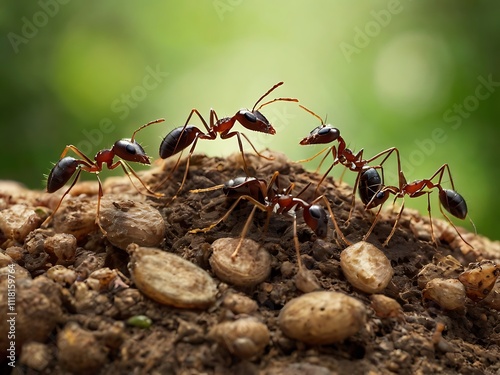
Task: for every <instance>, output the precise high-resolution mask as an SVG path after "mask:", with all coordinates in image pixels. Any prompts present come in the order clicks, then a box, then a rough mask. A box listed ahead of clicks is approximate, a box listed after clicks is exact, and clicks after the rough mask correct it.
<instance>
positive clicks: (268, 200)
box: [189, 172, 351, 272]
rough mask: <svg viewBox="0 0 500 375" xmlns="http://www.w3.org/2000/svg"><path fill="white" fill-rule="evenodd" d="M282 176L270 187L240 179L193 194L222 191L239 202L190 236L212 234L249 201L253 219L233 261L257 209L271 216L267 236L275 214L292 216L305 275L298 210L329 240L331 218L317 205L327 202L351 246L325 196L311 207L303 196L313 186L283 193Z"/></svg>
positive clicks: (194, 230)
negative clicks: (280, 182) (239, 206)
mask: <svg viewBox="0 0 500 375" xmlns="http://www.w3.org/2000/svg"><path fill="white" fill-rule="evenodd" d="M278 176H279V172H275V173H274V174H273V176H272V178H271V180H270V181H269V183H266V181H265V180H261V179H256V178H254V177H238V178H236V179H234V180H230V181H229V182H227V183H226V184H224V185H217V186H214V187H211V188H208V189H197V190H191V192H193V193H199V192H206V191H211V190H216V189H219V188H221V187H222V188H223V191H224V193H225V194H226V196H228V197H232V198H235V199H236V201H235V202H234V203H233V204H232V206H231V207H230V208H229V210H228V211H227V212H226V213H225V214H224V216H222V217H221V218H220V219H219V220H217V221H216V222H215V223H213V224H211V225H210V226H208V227H206V228H202V229H193V230H190V231H189V233H199V232H203V233H206V232H208V231H209V230H211V229H212V228H214V227H215V226H217V225H218V224H219V223H221V222H222V221H224V220H226V219H227V218H228V217H229V215H230V214H231V212H232V211H233V210H234V209H235V207H236V206H237V205H238V203H239V202H240V201H241V200H246V201H249V202H250V203H252V204H253V205H254V207H253V209H252V211H251V213H250V215H249V216H248V219H247V221H246V223H245V226H244V227H243V230H242V232H241V235H240V241H239V243H238V246H237V247H236V249H235V250H234V252H233V254H232V255H231V258H232V259H234V258H235V257H236V256H237V255H238V252H239V250H240V248H241V245H242V243H243V239H244V238H245V236H246V233H247V232H248V229H249V227H250V224H251V222H252V218H253V216H254V214H255V211H256V209H257V208H258V209H260V210H261V211H264V212H266V213H267V218H266V223H265V226H264V233H265V232H267V228H268V225H269V219H270V217H271V213H273V212H276V213H278V214H288V215H291V216H292V217H293V239H294V244H295V250H296V254H297V264H298V267H299V272H301V271H302V261H301V258H300V248H299V240H298V236H297V218H296V210H297V209H299V208H302V212H303V218H304V221H305V223H306V224H307V225H308V226H309V228H311V229H312V230H313V231H314V233H315V234H316V235H317V236H319V237H321V238H324V237H326V235H327V232H328V215H327V213H326V211H325V209H324V208H323V207H321V206H320V205H318V204H317V203H318V202H319V201H320V200H323V202H324V203H325V205H326V206H327V208H328V212H329V214H330V217H331V218H332V221H333V224H334V226H335V230H336V232H337V234H338V235H339V236H340V238H341V239H342V241H344V242H345V243H346V244H347V245H351V243H350V242H349V241H348V240H347V239H346V238H345V237H344V235H343V234H342V232H341V231H340V229H339V227H338V225H337V222H336V220H335V217H334V215H333V211H332V209H331V207H330V203H329V202H328V200H327V199H326V197H325V196H323V195H321V196H319V197H317V198H316V199H314V200H313V201H312V202H311V203H308V202H306V201H304V200H303V199H300V198H299V196H300V195H301V194H302V193H303V192H304V191H305V190H306V189H307V188H308V187H309V186H310V184H308V185H306V186H305V187H304V188H303V189H302V190H301V192H300V193H299V194H297V195H296V196H293V195H292V194H291V192H292V190H293V189H294V187H295V184H293V183H292V184H291V185H290V186H289V187H288V188H286V189H280V188H279V185H278V180H277V179H278Z"/></svg>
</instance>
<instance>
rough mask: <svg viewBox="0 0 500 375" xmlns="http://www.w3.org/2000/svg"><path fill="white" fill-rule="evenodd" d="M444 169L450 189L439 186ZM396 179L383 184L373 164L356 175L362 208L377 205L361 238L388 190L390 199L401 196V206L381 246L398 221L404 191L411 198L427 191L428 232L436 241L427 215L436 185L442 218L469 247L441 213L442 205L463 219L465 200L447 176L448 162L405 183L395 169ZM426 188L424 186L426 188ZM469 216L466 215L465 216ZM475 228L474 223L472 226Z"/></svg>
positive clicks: (465, 212) (465, 209)
mask: <svg viewBox="0 0 500 375" xmlns="http://www.w3.org/2000/svg"><path fill="white" fill-rule="evenodd" d="M445 172H447V173H448V177H449V179H450V183H451V187H452V188H451V189H444V188H443V187H442V186H441V181H442V179H443V176H444V173H445ZM436 177H438V181H437V183H434V182H433V181H432V180H434V179H435V178H436ZM399 181H400V186H399V187H396V186H385V185H384V184H383V179H381V178H380V176H379V174H378V172H377V170H376V169H374V168H367V169H366V170H365V171H364V172H363V173H362V175H361V178H360V184H359V194H360V197H361V200H362V201H363V203H364V204H365V208H366V209H370V208H374V207H377V206H380V207H379V210H378V212H377V215H376V216H375V220H374V221H373V223H372V225H371V227H370V229H369V230H368V232H367V233H366V234H365V236H364V237H363V240H366V239H367V238H368V236H369V235H370V234H371V232H372V230H373V228H374V227H375V224H376V223H377V220H378V217H379V214H380V211H381V210H382V205H383V204H384V203H385V201H386V200H387V199H388V198H389V195H390V194H392V195H394V202H395V201H396V199H398V198H401V199H403V203H402V204H401V208H400V209H399V212H398V215H397V216H396V221H395V223H394V225H393V227H392V230H391V233H390V234H389V236H388V237H387V239H386V240H385V242H384V243H383V246H387V244H388V243H389V241H390V239H391V238H392V236H393V235H394V232H395V231H396V226H397V224H398V222H399V219H400V218H401V214H402V213H403V210H404V197H405V195H408V196H409V197H410V198H415V197H420V196H422V195H424V194H427V212H428V213H429V222H430V225H431V236H432V241H433V242H434V243H437V242H436V239H435V237H434V228H433V225H432V216H431V201H430V194H431V193H432V191H433V190H432V189H438V191H439V202H440V204H439V210H440V211H441V213H442V214H443V216H444V217H445V218H446V220H447V221H448V222H449V223H450V224H451V225H452V226H453V228H454V229H455V231H456V232H457V234H458V236H459V237H460V238H461V239H462V241H464V242H465V243H466V244H467V245H469V246H470V247H472V245H470V244H469V243H468V242H467V241H466V240H465V239H464V238H463V237H462V235H461V234H460V232H459V231H458V229H457V227H456V226H455V225H454V224H453V222H452V221H451V220H450V218H449V217H448V216H447V215H446V214H445V213H444V211H443V208H442V207H444V208H445V209H446V211H448V212H449V213H450V214H452V215H453V216H455V217H457V218H459V219H462V220H463V219H465V218H466V217H467V204H466V202H465V199H464V198H463V197H462V196H461V195H460V194H459V193H457V192H456V190H455V186H454V184H453V178H452V177H451V172H450V167H449V166H448V164H443V165H442V166H441V167H440V168H439V169H438V170H437V171H436V172H435V173H434V174H433V175H432V176H431V177H430V178H428V179H423V180H415V181H413V182H410V183H408V182H407V181H406V178H405V176H404V173H403V172H402V171H400V172H399ZM426 188H427V189H428V190H427V189H426ZM469 220H470V218H469ZM470 222H471V224H472V226H474V223H473V222H472V220H470ZM474 229H475V226H474Z"/></svg>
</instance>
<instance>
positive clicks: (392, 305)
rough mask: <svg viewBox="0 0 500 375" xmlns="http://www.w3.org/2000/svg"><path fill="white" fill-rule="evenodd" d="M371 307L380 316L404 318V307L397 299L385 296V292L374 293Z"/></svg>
mask: <svg viewBox="0 0 500 375" xmlns="http://www.w3.org/2000/svg"><path fill="white" fill-rule="evenodd" d="M370 299H371V301H372V303H371V308H372V309H373V310H374V311H375V315H377V316H378V317H379V318H402V317H403V309H402V308H401V305H400V304H399V303H398V301H396V300H395V299H393V298H391V297H387V296H384V295H383V294H372V295H371V296H370Z"/></svg>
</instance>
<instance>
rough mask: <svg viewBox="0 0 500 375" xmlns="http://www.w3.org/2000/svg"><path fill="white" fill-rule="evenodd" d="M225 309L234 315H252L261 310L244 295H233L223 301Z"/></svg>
mask: <svg viewBox="0 0 500 375" xmlns="http://www.w3.org/2000/svg"><path fill="white" fill-rule="evenodd" d="M222 304H223V305H224V307H226V308H228V309H229V310H231V311H232V312H233V313H234V314H251V313H253V312H255V311H257V309H258V308H259V306H258V305H257V302H255V301H254V300H253V299H251V298H249V297H247V296H244V295H242V294H236V293H231V294H229V295H227V296H226V297H224V300H223V301H222Z"/></svg>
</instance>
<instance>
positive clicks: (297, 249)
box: [293, 214, 303, 273]
mask: <svg viewBox="0 0 500 375" xmlns="http://www.w3.org/2000/svg"><path fill="white" fill-rule="evenodd" d="M293 243H294V245H295V252H296V257H297V266H298V267H299V273H301V272H302V270H303V266H302V258H301V257H300V244H299V236H298V235H297V215H295V214H294V215H293Z"/></svg>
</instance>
